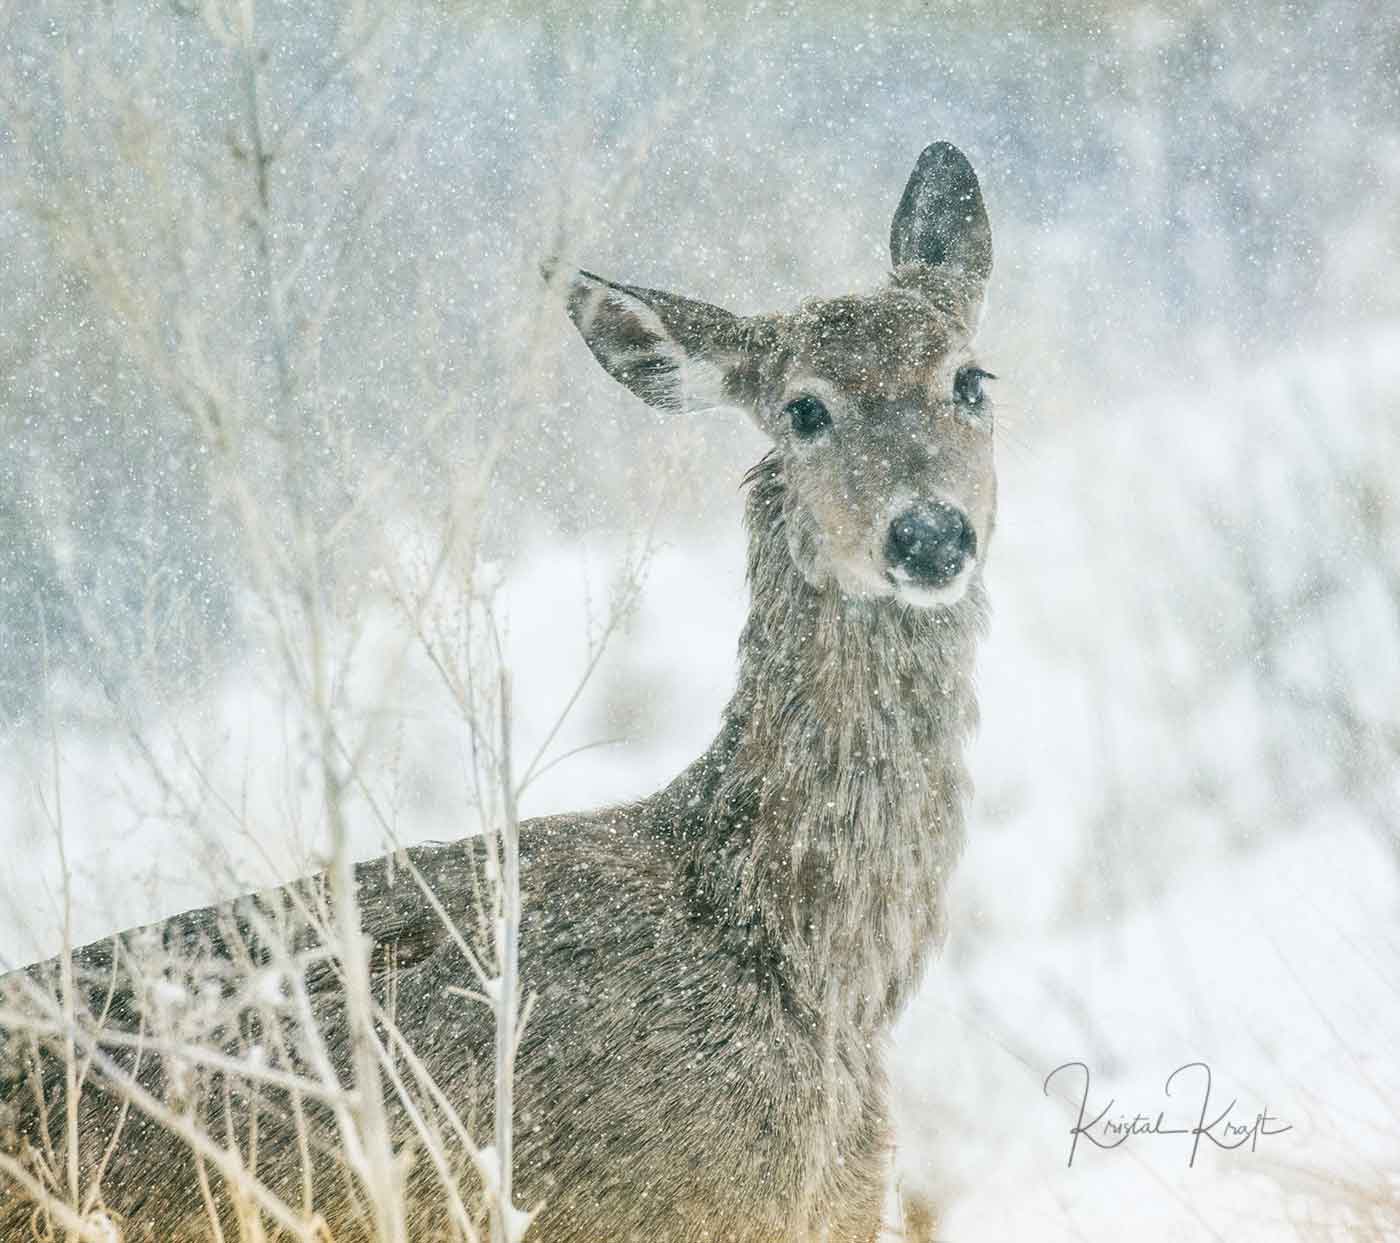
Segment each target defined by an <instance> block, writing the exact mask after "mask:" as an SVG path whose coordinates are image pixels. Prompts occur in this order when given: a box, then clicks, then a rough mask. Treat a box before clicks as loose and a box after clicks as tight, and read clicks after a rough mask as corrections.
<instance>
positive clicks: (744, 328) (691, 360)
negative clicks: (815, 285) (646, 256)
mask: <svg viewBox="0 0 1400 1243" xmlns="http://www.w3.org/2000/svg"><path fill="white" fill-rule="evenodd" d="M569 317H570V318H571V319H572V320H573V321H574V324H575V325H576V326H577V327H578V330H579V333H580V334H581V335H582V336H583V339H584V341H585V343H586V344H587V345H588V348H589V349H590V350H592V351H593V357H594V358H596V359H597V360H598V361H599V363H601V364H602V367H603V370H604V371H606V372H607V373H608V374H609V375H610V376H612V378H613V379H614V380H617V381H618V382H619V383H620V384H623V385H625V386H626V387H627V388H628V389H630V390H631V391H632V392H633V393H635V394H636V395H637V396H638V397H640V398H641V399H642V400H643V401H644V402H646V403H647V404H648V405H652V406H657V407H659V408H660V409H663V410H682V411H692V410H707V409H712V408H713V407H716V406H737V407H739V408H740V409H742V410H747V411H748V412H749V413H750V414H754V413H755V411H756V408H757V404H758V388H759V363H760V360H761V358H762V355H763V347H762V338H763V336H764V325H763V324H762V323H761V321H755V320H745V319H740V318H739V317H738V316H737V315H731V314H730V313H729V312H728V311H722V310H720V308H719V307H717V306H710V305H709V304H708V303H704V302H696V301H694V300H693V299H690V298H682V297H679V296H678V295H676V294H670V293H663V292H661V291H660V290H656V289H641V288H639V287H637V286H635V285H617V284H614V283H613V282H612V281H606V280H604V279H603V278H602V277H601V276H594V275H593V273H592V272H579V273H578V274H577V275H575V276H574V278H573V279H572V280H571V281H570V282H569Z"/></svg>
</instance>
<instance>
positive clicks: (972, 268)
mask: <svg viewBox="0 0 1400 1243" xmlns="http://www.w3.org/2000/svg"><path fill="white" fill-rule="evenodd" d="M890 258H891V259H892V260H893V261H894V269H895V272H894V275H895V282H896V283H897V284H901V285H909V286H912V287H914V288H918V287H919V285H920V284H921V283H922V282H924V281H925V280H926V279H927V278H928V277H930V276H933V277H934V278H935V279H936V280H937V279H938V278H949V277H951V278H952V280H953V283H954V285H955V287H956V288H957V289H958V291H959V292H960V293H961V294H962V296H963V297H964V298H965V299H966V300H967V302H968V303H969V310H970V311H971V315H970V318H971V319H972V321H973V322H974V323H975V322H976V319H977V316H978V315H979V313H980V312H981V307H982V299H983V295H984V293H985V291H986V286H987V278H988V277H989V276H990V275H991V273H992V226H991V223H990V222H989V221H988V219H987V208H986V205H985V204H984V203H983V202H982V188H981V186H979V185H978V184H977V174H976V173H975V172H973V171H972V165H971V164H970V163H968V159H967V156H965V155H964V154H963V153H962V152H961V151H959V150H958V149H957V148H956V147H955V146H953V144H952V143H948V142H936V143H934V144H933V145H932V146H930V147H927V148H925V150H924V153H923V154H922V155H921V156H919V162H918V163H917V164H916V165H915V166H914V171H913V172H912V173H911V174H910V175H909V184H908V185H907V186H905V188H904V196H903V198H901V199H900V200H899V206H898V207H897V208H896V209H895V213H894V221H893V223H892V224H891V225H890ZM939 283H940V284H942V283H944V282H943V281H942V280H940V281H939Z"/></svg>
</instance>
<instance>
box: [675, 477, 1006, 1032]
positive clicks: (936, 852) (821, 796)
mask: <svg viewBox="0 0 1400 1243" xmlns="http://www.w3.org/2000/svg"><path fill="white" fill-rule="evenodd" d="M751 479H752V482H753V489H752V492H751V494H750V497H749V505H748V515H747V518H748V527H749V564H748V573H749V582H750V590H751V593H752V603H751V606H750V612H749V617H748V622H747V625H746V626H745V629H744V633H743V638H742V640H741V642H740V657H741V660H740V673H739V685H738V688H737V690H736V691H735V694H734V697H733V699H732V700H731V701H730V703H729V706H728V709H727V710H726V713H725V721H724V727H723V729H722V730H721V732H720V736H719V737H718V738H717V739H716V741H715V743H714V744H713V746H712V747H711V748H710V751H709V752H707V754H706V755H705V756H702V757H701V759H700V760H699V761H697V763H696V764H695V765H693V766H692V767H691V768H690V769H689V770H687V773H686V774H685V775H684V776H683V777H682V778H681V779H680V781H679V782H678V783H677V787H673V789H674V790H675V792H676V793H677V794H681V795H682V797H684V798H685V799H686V800H687V802H688V805H689V809H688V810H687V811H686V812H685V814H683V815H682V816H681V817H680V820H681V822H682V823H684V824H686V825H687V829H688V832H687V836H688V837H689V842H688V847H689V850H688V863H689V868H690V873H691V877H692V883H693V885H694V887H695V890H696V893H697V896H698V897H699V898H700V899H702V900H703V902H704V904H705V906H706V907H707V908H708V909H710V910H711V911H713V913H714V915H715V917H716V918H717V920H718V921H719V922H721V923H722V924H723V925H724V926H726V927H727V928H729V929H731V930H738V931H740V932H742V934H743V935H742V938H741V941H740V942H739V943H741V944H744V945H747V946H749V947H750V948H751V950H752V951H753V952H756V953H758V954H760V955H762V956H763V957H764V958H765V960H767V961H770V962H773V963H775V964H778V970H779V972H780V974H781V975H782V977H783V981H782V982H783V984H784V986H785V987H790V988H792V989H794V990H796V992H797V993H798V994H800V999H801V998H805V999H806V1000H807V1001H809V1002H811V1003H814V1004H816V1005H817V1006H818V1007H819V1008H821V1009H822V1010H824V1011H826V1010H829V1009H830V1008H831V1006H832V1005H837V1006H840V1007H842V1008H843V1009H845V1010H847V1011H848V1012H849V1013H851V1014H852V1015H853V1017H855V1018H857V1019H858V1020H860V1021H861V1022H860V1025H861V1026H862V1027H870V1026H877V1025H880V1024H881V1023H884V1022H887V1021H889V1018H890V1017H891V1016H892V1011H894V1010H895V1009H897V1007H898V1006H899V1004H900V1003H901V1001H902V999H903V997H904V996H905V994H906V993H907V991H908V989H909V988H910V987H912V986H913V985H914V984H916V983H917V981H918V978H919V976H920V974H921V972H922V968H923V966H924V964H925V962H926V960H927V956H928V953H929V951H930V950H931V949H932V948H934V946H935V945H936V944H937V943H938V941H939V939H940V938H941V935H942V925H943V901H942V898H943V888H944V884H945V882H946V880H947V878H948V874H949V872H950V870H951V868H952V865H953V863H954V861H955V860H956V857H957V855H958V853H959V851H960V849H961V845H962V839H963V803H964V800H965V798H966V796H967V794H968V791H969V781H968V777H967V773H966V769H965V766H964V761H963V747H964V743H965V741H966V740H967V737H968V735H969V734H970V733H971V731H972V729H973V728H974V726H975V724H976V718H977V712H976V702H975V698H974V694H973V684H972V673H973V656H974V649H975V644H976V639H977V637H978V635H979V633H980V632H981V630H982V629H983V625H984V618H985V614H986V608H985V599H984V595H983V591H982V587H981V583H980V580H979V581H976V582H974V584H973V586H972V590H971V591H970V592H969V593H968V595H967V596H966V597H965V598H964V599H963V600H962V601H960V602H959V603H958V604H957V605H955V606H953V607H952V608H950V609H946V610H920V609H913V608H909V607H907V606H904V605H901V604H898V603H896V602H893V601H883V600H852V599H850V598H848V597H844V596H842V595H841V594H840V593H839V592H837V591H835V590H834V589H822V588H816V587H813V586H812V585H810V584H808V583H807V582H806V580H805V579H803V577H802V575H801V574H800V573H799V571H798V570H797V568H796V567H795V566H794V564H793V562H792V559H791V556H790V555H789V553H788V547H787V534H786V531H785V528H784V523H783V502H784V489H783V481H782V474H781V468H780V466H779V464H778V463H777V462H776V460H774V459H765V461H764V462H763V463H761V464H760V466H759V467H757V468H756V469H755V471H754V472H753V474H752V476H751ZM678 810H679V809H678Z"/></svg>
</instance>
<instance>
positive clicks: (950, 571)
mask: <svg viewBox="0 0 1400 1243" xmlns="http://www.w3.org/2000/svg"><path fill="white" fill-rule="evenodd" d="M976 551H977V533H976V532H975V531H974V530H973V529H972V526H971V524H970V523H969V522H968V520H967V518H966V516H965V515H964V514H963V512H962V510H960V509H954V508H953V506H951V505H945V504H943V502H942V501H922V502H920V503H919V504H917V505H914V506H912V507H911V508H909V509H906V510H905V511H904V512H903V513H902V514H900V515H899V517H897V518H896V519H895V520H894V521H893V522H891V523H890V533H889V536H888V538H887V539H886V540H885V559H886V560H887V561H889V563H890V565H891V566H892V567H894V568H895V569H899V570H903V571H904V572H905V573H906V574H908V575H909V577H910V578H911V579H913V580H914V581H915V582H917V583H919V584H920V585H921V586H926V587H939V586H942V585H943V584H944V583H947V582H951V581H952V580H953V579H954V578H956V577H957V576H958V572H959V571H960V570H961V569H962V568H963V565H964V563H965V562H966V561H967V559H968V558H969V557H971V556H972V555H973V554H974V553H976Z"/></svg>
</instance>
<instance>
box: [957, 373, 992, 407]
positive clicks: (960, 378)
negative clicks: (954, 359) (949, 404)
mask: <svg viewBox="0 0 1400 1243" xmlns="http://www.w3.org/2000/svg"><path fill="white" fill-rule="evenodd" d="M995 379H996V376H994V375H993V374H992V373H991V372H990V371H983V370H982V368H981V367H964V368H963V369H962V370H961V371H959V372H958V374H957V375H956V376H954V377H953V400H954V401H956V402H957V403H958V404H959V405H963V406H967V407H968V408H969V409H970V410H975V409H977V407H978V406H980V405H981V404H982V402H983V400H984V399H985V397H986V394H985V393H983V392H982V381H983V380H995Z"/></svg>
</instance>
